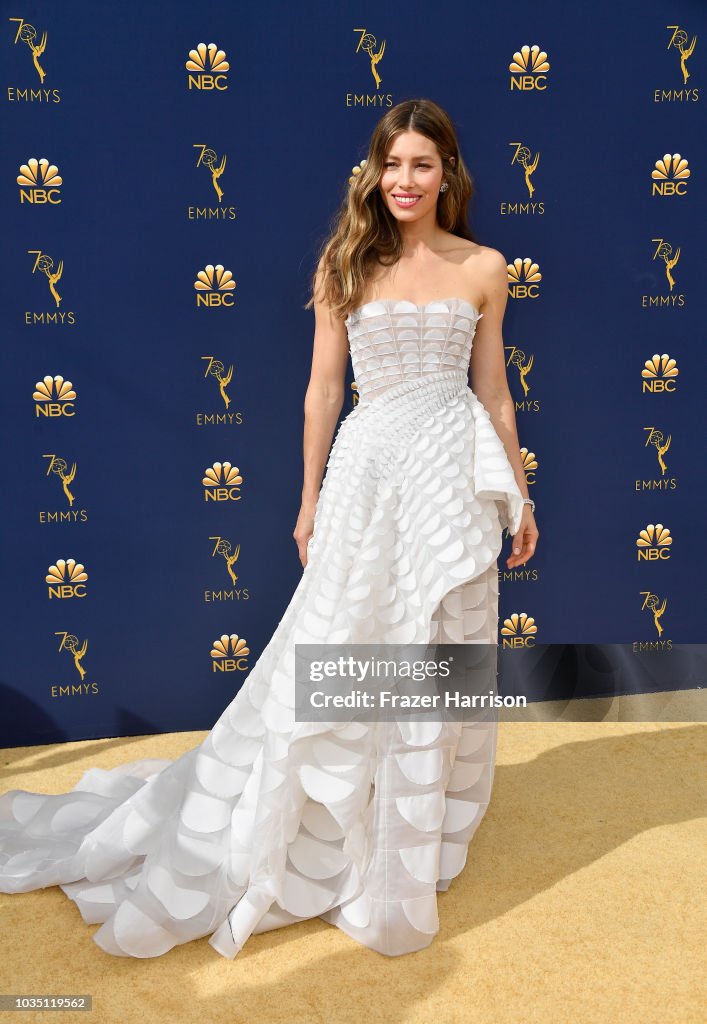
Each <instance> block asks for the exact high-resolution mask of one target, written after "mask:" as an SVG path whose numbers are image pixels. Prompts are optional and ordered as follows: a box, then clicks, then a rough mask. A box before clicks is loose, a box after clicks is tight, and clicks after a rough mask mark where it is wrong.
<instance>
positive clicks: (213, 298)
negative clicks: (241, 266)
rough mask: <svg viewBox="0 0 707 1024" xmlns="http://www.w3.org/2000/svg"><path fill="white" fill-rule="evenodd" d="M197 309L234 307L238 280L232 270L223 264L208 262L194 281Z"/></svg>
mask: <svg viewBox="0 0 707 1024" xmlns="http://www.w3.org/2000/svg"><path fill="white" fill-rule="evenodd" d="M194 289H195V291H196V308H197V309H216V308H222V307H232V306H233V305H234V302H235V295H234V292H235V290H236V282H235V281H234V280H233V274H232V273H231V271H230V270H226V268H225V267H224V266H223V265H222V264H221V263H217V264H216V265H215V266H214V265H213V264H212V263H207V265H206V266H205V267H204V269H203V270H200V271H199V272H198V274H197V275H196V280H195V281H194Z"/></svg>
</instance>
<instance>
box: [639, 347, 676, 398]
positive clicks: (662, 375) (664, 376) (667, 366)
mask: <svg viewBox="0 0 707 1024" xmlns="http://www.w3.org/2000/svg"><path fill="white" fill-rule="evenodd" d="M679 372H680V371H679V370H678V364H677V360H676V359H673V357H672V356H670V355H668V353H667V352H663V354H662V355H658V353H657V352H656V353H655V354H654V355H652V356H651V358H650V359H646V361H645V363H644V364H643V369H642V370H641V377H642V378H643V384H642V389H641V390H642V393H643V394H644V395H646V394H648V395H662V394H665V392H666V391H667V392H669V393H671V394H673V393H674V392H675V391H677V384H678V374H679Z"/></svg>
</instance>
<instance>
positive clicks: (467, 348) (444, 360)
mask: <svg viewBox="0 0 707 1024" xmlns="http://www.w3.org/2000/svg"><path fill="white" fill-rule="evenodd" d="M482 316H483V313H480V312H479V311H478V310H477V309H476V308H475V307H474V306H472V305H471V303H470V302H467V301H466V300H465V299H461V298H449V299H436V300H434V301H433V302H427V303H425V304H424V305H422V306H420V305H417V304H416V303H414V302H410V301H408V300H407V299H374V300H373V301H371V302H366V303H365V304H364V305H363V306H359V307H358V309H356V310H354V311H353V313H350V314H349V316H347V318H346V321H345V323H346V329H347V332H348V339H349V349H350V352H351V363H352V365H353V371H354V378H355V380H356V387H357V391H358V395H359V398H362V397H364V396H368V397H377V396H378V395H379V394H382V393H383V392H384V391H386V390H387V389H388V388H390V387H392V386H393V385H395V384H400V383H401V382H402V381H407V380H413V379H419V378H420V377H424V376H427V375H433V374H438V373H440V372H441V371H450V370H456V371H459V372H460V373H461V374H464V375H465V376H466V374H467V373H468V371H469V360H470V358H471V346H472V343H473V340H474V334H475V333H476V325H477V323H478V321H479V320H480V319H481V317H482Z"/></svg>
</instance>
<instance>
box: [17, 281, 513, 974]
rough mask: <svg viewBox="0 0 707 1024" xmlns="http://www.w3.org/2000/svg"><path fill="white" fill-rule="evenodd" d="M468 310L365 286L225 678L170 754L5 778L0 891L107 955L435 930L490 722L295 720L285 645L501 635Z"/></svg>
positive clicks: (490, 497)
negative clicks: (337, 397)
mask: <svg viewBox="0 0 707 1024" xmlns="http://www.w3.org/2000/svg"><path fill="white" fill-rule="evenodd" d="M481 315H482V314H480V313H479V312H478V311H476V310H475V309H474V307H473V306H471V305H470V304H469V303H467V302H465V301H464V300H462V299H458V298H452V299H447V300H443V301H437V302H430V303H427V304H426V305H425V306H417V305H415V304H413V303H411V302H399V301H395V300H381V301H374V302H369V303H367V304H366V305H364V306H361V307H360V308H359V309H358V310H356V312H355V313H354V314H353V315H352V316H350V317H348V318H347V321H346V326H347V330H348V336H349V344H350V348H351V357H352V362H353V369H354V374H355V378H356V382H357V387H358V393H359V396H360V400H359V402H358V404H357V405H356V406H355V407H354V409H353V410H352V411H351V412H350V413H349V414H348V415H347V416H346V418H345V419H344V420H343V421H342V423H341V425H340V427H339V430H338V432H337V435H336V437H335V440H334V444H333V446H332V449H331V453H330V456H329V460H328V463H327V470H326V474H325V477H324V481H323V484H322V489H321V493H320V497H319V502H318V505H317V510H316V515H315V521H314V535H313V537H312V540H311V541H310V546H309V561H308V564H307V566H306V568H305V570H304V572H303V574H302V578H301V580H300V582H299V584H298V586H297V588H296V590H295V592H294V594H293V597H292V600H291V602H290V604H289V606H288V607H287V609H286V611H285V614H284V615H283V617H282V619H281V620H280V622H279V624H278V625H277V627H276V629H275V632H274V633H273V635H272V638H271V640H270V641H269V643H268V645H267V647H266V648H265V650H264V651H263V652H262V654H261V656H260V658H259V659H258V661H257V662H256V663H255V664H254V665H253V667H252V669H251V670H250V673H249V674H248V676H247V678H246V680H245V683H244V684H243V686H242V688H241V689H240V691H239V692H238V694H237V695H236V697H235V698H234V700H233V701H232V702H231V704H230V705H229V706H228V707H227V708H226V709H225V711H224V712H223V714H222V715H221V717H220V718H219V719H218V721H217V722H216V724H215V725H214V727H213V729H212V730H211V732H210V733H209V734H208V735H207V736H206V738H205V739H204V740H203V742H202V743H201V744H200V745H199V746H198V747H196V748H195V749H192V750H190V751H188V752H187V753H185V754H184V755H182V756H181V757H180V758H178V759H177V760H176V761H173V762H172V761H165V760H157V759H143V760H140V761H136V762H132V763H130V764H125V765H122V766H120V767H117V768H114V769H112V770H108V771H107V770H104V769H102V768H98V767H95V768H91V769H90V770H89V771H87V772H85V774H84V775H83V776H82V777H81V779H80V780H79V782H78V784H77V785H76V786H75V787H74V789H72V790H71V791H70V792H68V793H62V794H58V795H46V794H41V793H32V792H28V791H25V790H11V791H10V792H7V793H5V794H3V795H2V797H0V891H2V892H6V893H20V892H26V891H28V890H31V889H37V888H41V887H44V886H50V885H60V886H61V888H62V889H63V891H64V892H65V893H66V894H67V895H68V896H69V897H70V898H71V899H72V900H74V901H75V902H76V905H77V906H78V908H79V910H80V912H81V915H82V916H83V918H84V920H85V921H87V922H89V923H94V922H102V925H101V927H100V928H98V929H97V930H96V931H95V932H94V934H93V939H94V941H95V942H97V943H98V945H99V946H101V947H102V949H104V950H105V951H106V952H107V953H112V954H114V955H116V956H135V957H153V956H159V955H161V954H163V953H165V952H167V951H168V950H169V949H171V948H172V947H173V946H175V945H177V944H179V943H184V942H189V941H190V940H192V939H197V938H199V937H201V936H209V942H210V944H211V945H212V946H213V947H214V949H215V950H216V951H217V952H219V953H220V954H222V955H223V956H225V957H229V958H232V957H234V956H235V955H236V954H237V953H238V951H239V950H240V949H241V947H242V946H243V944H244V943H245V942H246V940H247V939H248V937H249V936H250V935H251V934H253V933H257V932H264V931H267V930H269V929H272V928H279V927H282V926H283V925H287V924H290V923H293V922H296V921H300V920H305V919H308V918H313V917H320V918H323V920H324V921H327V922H329V923H330V924H333V925H336V926H337V927H339V928H340V929H342V930H343V931H345V932H347V933H348V934H349V935H350V936H352V937H353V938H354V939H356V940H357V941H358V942H360V943H362V944H364V945H366V946H368V947H370V948H372V949H375V950H377V951H379V952H380V953H384V954H387V955H389V956H396V955H400V954H403V953H408V952H412V951H414V950H418V949H421V948H423V947H425V946H427V945H429V943H430V942H431V941H432V939H433V937H434V935H435V934H436V933H437V932H438V930H439V918H438V913H437V898H436V893H437V891H438V890H442V889H446V888H447V887H448V885H449V883H450V880H451V879H453V878H454V877H455V876H456V875H458V874H459V872H460V871H461V870H462V868H463V867H464V864H465V861H466V855H467V846H468V844H469V841H470V840H471V837H472V836H473V834H474V831H475V830H476V828H477V827H478V825H479V822H480V821H481V819H482V817H483V814H484V812H485V810H486V807H487V805H488V801H489V797H490V792H491V785H492V779H493V768H494V761H495V746H496V725H495V723H493V724H491V723H488V722H487V723H483V724H480V723H467V722H464V723H461V722H449V723H431V722H430V723H424V724H423V723H419V722H418V723H417V724H413V723H411V722H410V721H407V722H405V721H402V720H401V721H400V722H398V723H395V722H382V723H375V722H360V721H359V722H356V721H353V722H351V721H350V722H338V723H329V724H326V723H315V724H312V723H298V722H295V721H294V711H293V701H294V682H293V676H294V667H293V666H294V646H295V644H296V643H317V642H342V643H344V642H346V643H378V642H380V643H431V642H442V643H489V642H491V643H496V642H497V629H498V583H497V565H496V559H497V558H498V555H499V554H500V550H501V539H502V538H501V533H502V528H503V527H504V526H509V527H510V529H511V532H512V533H515V532H516V531H517V529H518V527H519V524H520V517H521V513H522V510H523V505H522V496H521V493H520V491H519V489H518V486H517V484H516V482H515V479H514V476H513V472H512V470H511V467H510V464H509V462H508V459H507V456H506V453H505V450H504V447H503V445H502V443H501V441H500V439H499V437H498V435H497V434H496V432H495V430H494V429H493V425H492V423H491V421H490V419H489V416H488V413H487V412H486V410H485V408H484V407H483V405H482V404H481V402H480V401H479V400H478V399H477V397H476V396H475V395H474V393H473V392H472V391H471V390H470V388H469V387H468V382H467V374H468V367H469V357H470V354H471V346H472V342H473V337H474V333H475V330H476V324H477V321H478V320H479V318H480V317H481Z"/></svg>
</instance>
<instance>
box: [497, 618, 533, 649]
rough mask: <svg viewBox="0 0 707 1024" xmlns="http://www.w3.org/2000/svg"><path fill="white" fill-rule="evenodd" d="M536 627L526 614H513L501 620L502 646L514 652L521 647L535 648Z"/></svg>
mask: <svg viewBox="0 0 707 1024" xmlns="http://www.w3.org/2000/svg"><path fill="white" fill-rule="evenodd" d="M537 633H538V627H537V624H536V622H535V619H533V618H532V617H531V616H530V615H528V613H527V612H514V613H513V614H512V615H509V616H508V618H507V619H504V620H503V625H502V626H501V641H502V646H503V647H506V648H509V649H512V650H515V649H518V648H521V647H535V643H536V641H537Z"/></svg>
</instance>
